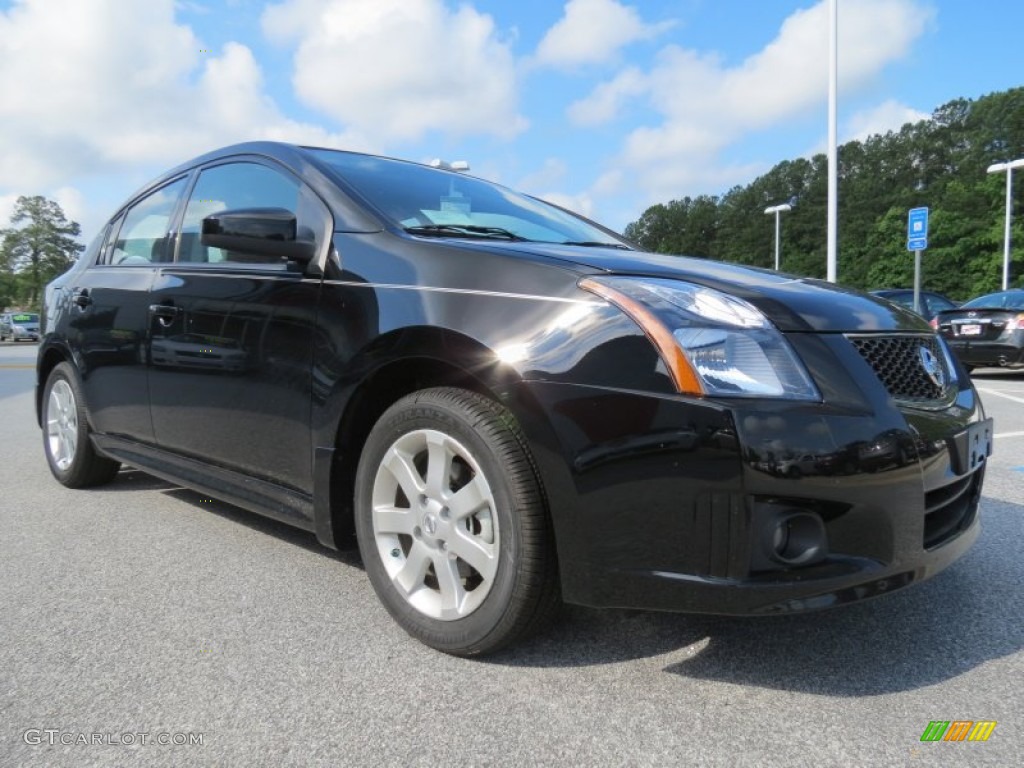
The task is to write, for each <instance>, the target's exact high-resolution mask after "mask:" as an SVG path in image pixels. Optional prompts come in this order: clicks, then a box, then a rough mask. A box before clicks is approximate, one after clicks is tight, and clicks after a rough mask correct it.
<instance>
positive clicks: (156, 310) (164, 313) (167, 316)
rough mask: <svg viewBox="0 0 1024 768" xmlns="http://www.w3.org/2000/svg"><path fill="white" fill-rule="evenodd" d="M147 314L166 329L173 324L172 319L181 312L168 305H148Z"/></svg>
mask: <svg viewBox="0 0 1024 768" xmlns="http://www.w3.org/2000/svg"><path fill="white" fill-rule="evenodd" d="M149 313H150V314H151V315H153V316H154V317H155V318H156V319H157V321H159V323H160V325H162V326H164V327H165V328H166V327H167V326H168V325H170V324H171V323H173V322H174V318H176V317H177V316H178V315H179V314H180V313H181V310H180V309H178V308H177V307H175V306H172V305H170V304H150V305H149Z"/></svg>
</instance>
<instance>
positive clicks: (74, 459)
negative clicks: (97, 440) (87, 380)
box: [43, 363, 121, 488]
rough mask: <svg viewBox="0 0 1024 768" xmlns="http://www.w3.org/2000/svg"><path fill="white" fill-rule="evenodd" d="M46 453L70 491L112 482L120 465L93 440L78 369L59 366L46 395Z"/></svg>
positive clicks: (56, 474)
mask: <svg viewBox="0 0 1024 768" xmlns="http://www.w3.org/2000/svg"><path fill="white" fill-rule="evenodd" d="M43 450H44V451H45V452H46V461H47V463H48V464H49V465H50V471H51V472H52V473H53V476H54V477H56V478H57V480H59V481H60V482H61V483H62V484H63V485H66V486H67V487H68V488H87V487H89V486H93V485H102V484H103V483H107V482H110V481H111V480H112V479H113V478H114V475H116V474H117V471H118V469H119V468H120V466H121V465H120V464H119V463H118V462H116V461H113V460H111V459H108V458H106V457H104V456H100V455H99V454H98V453H97V452H96V449H95V448H93V445H92V441H91V440H90V439H89V414H88V413H87V412H86V410H85V403H84V401H83V400H82V393H81V389H80V388H79V386H78V379H77V377H76V375H75V370H74V368H72V367H71V365H70V364H68V363H58V364H57V366H56V367H55V368H54V369H53V370H52V371H51V372H50V376H49V378H48V379H47V380H46V388H45V390H44V391H43Z"/></svg>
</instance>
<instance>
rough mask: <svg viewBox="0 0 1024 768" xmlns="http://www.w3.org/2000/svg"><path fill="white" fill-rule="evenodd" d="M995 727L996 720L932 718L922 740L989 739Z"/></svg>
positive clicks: (922, 735)
mask: <svg viewBox="0 0 1024 768" xmlns="http://www.w3.org/2000/svg"><path fill="white" fill-rule="evenodd" d="M995 729H996V721H995V720H953V721H952V722H950V721H949V720H932V721H931V722H930V723H928V727H927V728H925V729H924V733H922V734H921V741H988V737H989V736H991V735H992V731H994V730H995Z"/></svg>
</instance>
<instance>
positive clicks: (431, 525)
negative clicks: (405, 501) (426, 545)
mask: <svg viewBox="0 0 1024 768" xmlns="http://www.w3.org/2000/svg"><path fill="white" fill-rule="evenodd" d="M423 530H424V531H426V532H427V535H428V536H433V535H434V534H435V533H437V519H436V518H435V517H434V516H433V515H427V516H426V517H424V518H423Z"/></svg>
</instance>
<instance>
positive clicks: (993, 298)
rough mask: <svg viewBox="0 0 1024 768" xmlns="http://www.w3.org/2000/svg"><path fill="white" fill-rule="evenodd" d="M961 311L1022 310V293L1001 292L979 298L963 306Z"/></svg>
mask: <svg viewBox="0 0 1024 768" xmlns="http://www.w3.org/2000/svg"><path fill="white" fill-rule="evenodd" d="M960 308H961V309H1024V291H1002V292H1000V293H990V294H989V295H988V296H979V297H978V298H976V299H971V300H970V301H968V302H967V303H966V304H964V305H963V306H962V307H960Z"/></svg>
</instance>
